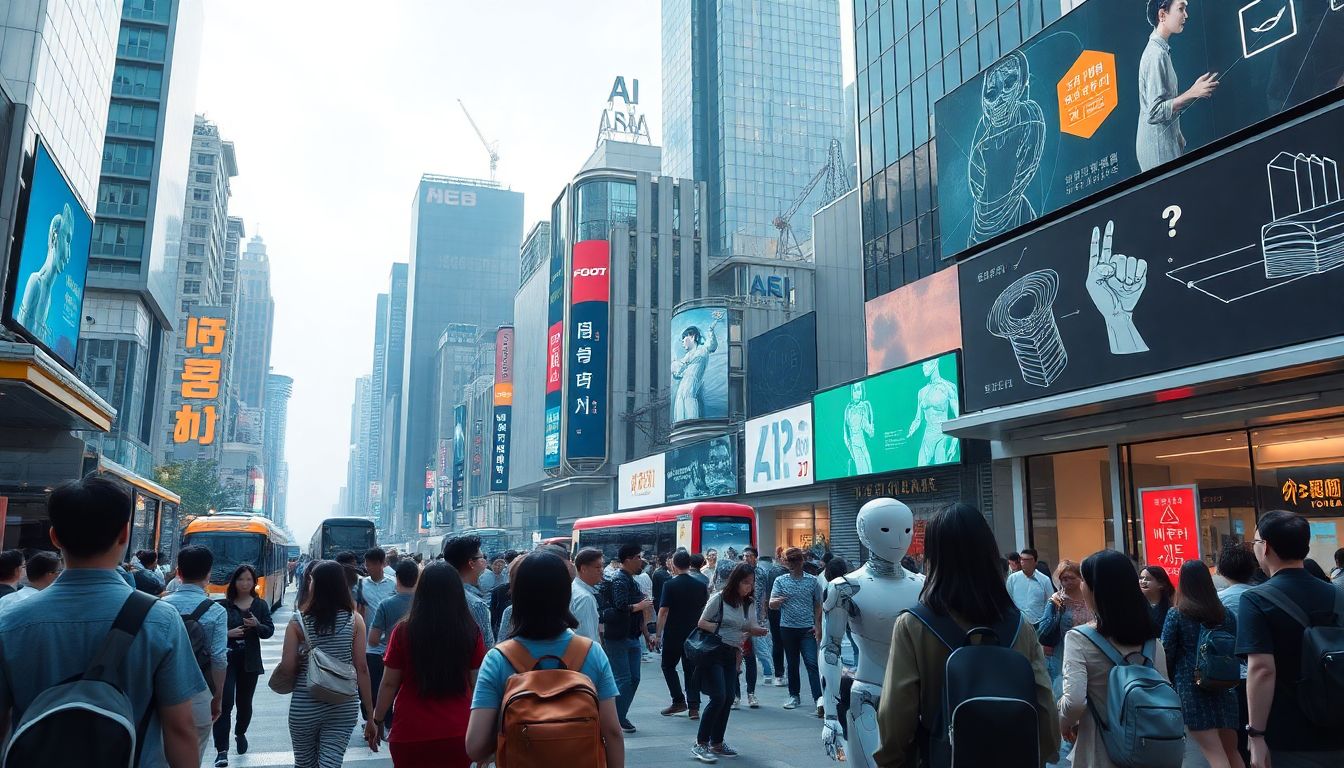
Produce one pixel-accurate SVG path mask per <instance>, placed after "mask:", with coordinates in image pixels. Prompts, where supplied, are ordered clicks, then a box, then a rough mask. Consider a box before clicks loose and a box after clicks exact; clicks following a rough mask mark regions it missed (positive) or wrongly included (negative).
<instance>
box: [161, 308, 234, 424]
mask: <svg viewBox="0 0 1344 768" xmlns="http://www.w3.org/2000/svg"><path fill="white" fill-rule="evenodd" d="M228 322H229V321H228V320H227V319H226V318H223V317H198V316H192V317H188V318H187V333H186V339H185V342H184V343H183V347H184V348H185V350H186V353H187V358H186V359H185V360H184V361H183V362H182V371H181V374H180V381H179V384H180V394H181V396H182V407H181V408H178V409H177V410H176V411H174V412H173V443H175V444H178V445H181V444H182V443H196V444H198V445H210V444H212V443H214V442H215V437H216V436H217V432H218V428H219V427H222V426H223V425H221V424H219V423H218V422H219V415H220V414H219V409H218V407H217V406H216V403H217V402H218V401H219V382H220V378H221V374H222V368H223V365H224V358H223V354H224V336H225V332H226V331H227V330H228Z"/></svg>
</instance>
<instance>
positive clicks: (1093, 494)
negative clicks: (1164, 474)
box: [1027, 448, 1115, 568]
mask: <svg viewBox="0 0 1344 768" xmlns="http://www.w3.org/2000/svg"><path fill="white" fill-rule="evenodd" d="M1027 483H1028V505H1029V507H1028V508H1029V509H1030V510H1031V545H1032V546H1033V547H1035V548H1036V550H1037V551H1038V552H1039V553H1040V559H1041V560H1042V561H1043V562H1046V563H1048V564H1049V565H1050V566H1051V567H1052V568H1053V567H1054V566H1055V565H1057V564H1058V563H1059V561H1060V558H1068V559H1070V560H1075V561H1078V562H1081V561H1082V559H1083V558H1085V557H1087V556H1088V555H1090V554H1092V553H1093V552H1096V551H1097V550H1099V549H1106V548H1108V547H1113V546H1115V527H1114V525H1113V523H1114V520H1115V510H1114V509H1113V508H1112V503H1111V499H1112V490H1113V489H1112V486H1111V462H1110V451H1109V450H1108V449H1106V448H1096V449H1093V450H1088V451H1074V452H1072V453H1057V454H1053V455H1049V456H1032V457H1031V458H1030V459H1028V460H1027Z"/></svg>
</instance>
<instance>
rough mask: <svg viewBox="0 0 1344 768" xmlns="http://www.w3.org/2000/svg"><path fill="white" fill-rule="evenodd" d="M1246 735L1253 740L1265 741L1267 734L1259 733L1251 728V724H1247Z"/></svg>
mask: <svg viewBox="0 0 1344 768" xmlns="http://www.w3.org/2000/svg"><path fill="white" fill-rule="evenodd" d="M1246 735H1247V736H1249V737H1251V738H1252V739H1263V738H1264V737H1265V732H1264V731H1257V730H1256V729H1255V728H1253V727H1251V724H1250V723H1247V724H1246Z"/></svg>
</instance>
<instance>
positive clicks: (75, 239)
mask: <svg viewBox="0 0 1344 768" xmlns="http://www.w3.org/2000/svg"><path fill="white" fill-rule="evenodd" d="M19 220H20V221H21V222H22V225H21V226H22V229H21V230H20V231H19V233H18V240H17V242H18V244H19V247H18V248H16V249H15V252H17V253H18V261H17V263H16V266H15V268H14V271H13V275H12V280H13V282H11V283H10V291H9V302H8V303H9V306H8V309H7V311H6V315H7V316H8V318H9V320H10V321H11V322H12V323H13V324H15V325H16V326H17V327H18V328H19V329H20V330H21V331H23V332H24V333H25V334H26V335H28V336H29V337H31V338H32V339H33V340H34V341H36V342H38V343H39V344H41V345H42V346H43V347H46V349H47V350H49V351H50V352H51V353H52V354H54V355H55V356H56V357H57V358H59V359H60V360H62V361H63V362H64V363H65V364H66V365H69V366H73V365H74V364H75V350H76V347H77V346H78V344H79V328H80V318H81V317H82V314H81V313H82V310H83V307H84V279H85V277H86V275H87V273H88V268H89V242H90V239H91V237H92V235H93V219H92V218H91V217H90V216H89V215H88V214H87V213H85V212H84V208H83V206H81V205H80V203H79V199H78V198H76V197H75V193H74V189H73V187H71V185H70V183H69V182H67V181H66V180H65V177H64V176H63V175H62V174H61V170H60V169H59V168H57V167H56V161H55V160H53V159H52V157H51V153H50V152H48V151H47V146H46V144H44V143H43V142H42V141H40V140H39V141H38V142H37V151H36V153H35V155H34V157H33V175H32V181H31V183H30V184H29V185H28V194H27V198H26V210H25V211H22V212H20V214H19Z"/></svg>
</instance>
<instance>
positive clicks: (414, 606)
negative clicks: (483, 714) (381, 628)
mask: <svg viewBox="0 0 1344 768" xmlns="http://www.w3.org/2000/svg"><path fill="white" fill-rule="evenodd" d="M484 657H485V642H484V641H483V640H482V639H481V631H480V630H479V629H478V628H477V627H476V622H475V621H474V620H473V619H472V618H471V611H470V609H468V608H467V597H466V593H465V592H464V591H463V588H462V577H461V576H460V575H459V574H458V572H457V569H456V568H454V567H452V566H451V565H448V564H447V563H434V564H433V565H431V566H429V567H428V568H426V569H425V572H424V573H423V574H421V575H420V579H419V581H418V582H417V583H416V586H415V594H414V597H412V598H411V607H410V610H409V612H407V614H406V618H405V619H404V620H403V621H401V622H400V623H398V624H397V625H396V626H395V627H393V629H392V635H391V636H390V637H389V638H388V641H387V653H386V655H385V657H384V659H383V682H382V685H381V686H379V689H378V705H377V706H376V707H375V708H374V710H373V718H372V719H371V720H370V721H369V722H368V723H365V725H364V739H365V740H366V741H368V743H369V747H370V748H371V749H373V750H374V751H377V749H378V742H379V740H380V736H381V733H382V730H383V721H384V719H385V718H386V717H387V712H388V710H389V709H393V699H394V698H395V700H396V704H395V709H396V713H397V717H396V721H395V722H394V723H393V724H392V732H391V733H390V734H389V735H388V738H387V741H388V749H389V751H391V753H392V765H394V766H396V768H468V766H470V765H471V758H469V757H467V745H466V733H467V718H468V717H470V715H471V689H472V688H473V687H474V686H475V684H476V671H477V670H478V669H480V666H481V659H483V658H484Z"/></svg>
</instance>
